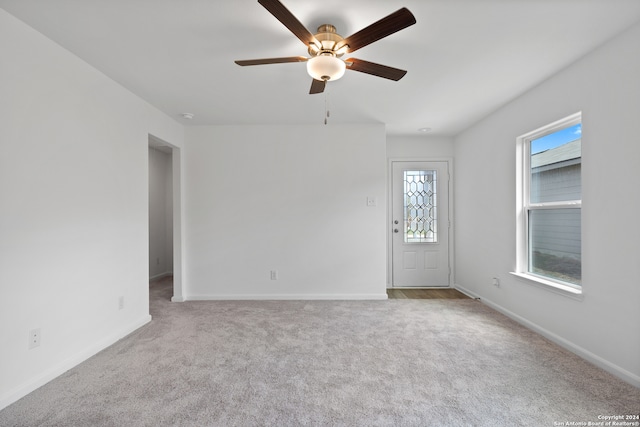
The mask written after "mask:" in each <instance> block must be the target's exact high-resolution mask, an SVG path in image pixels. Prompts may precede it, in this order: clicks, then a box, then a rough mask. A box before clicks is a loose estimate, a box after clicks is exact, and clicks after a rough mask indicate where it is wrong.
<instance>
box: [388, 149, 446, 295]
mask: <svg viewBox="0 0 640 427" xmlns="http://www.w3.org/2000/svg"><path fill="white" fill-rule="evenodd" d="M403 162H411V163H415V162H446V163H447V168H448V170H449V185H448V191H449V206H448V208H449V228H448V231H449V254H448V255H449V270H450V272H451V274H449V286H446V287H444V288H447V289H448V288H454V287H455V283H456V280H455V271H456V269H455V265H454V262H455V258H454V256H453V255H454V253H455V251H454V244H455V239H454V237H455V233H454V221H453V218H454V217H455V216H454V211H453V197H454V194H453V193H454V191H453V189H454V185H453V176H454V173H453V157H390V158H388V159H387V289H402V288H401V287H400V288H398V287H396V288H394V287H393V224H392V222H393V164H394V163H403ZM411 289H420V288H416V287H412V288H411ZM428 289H438V287H429V288H428Z"/></svg>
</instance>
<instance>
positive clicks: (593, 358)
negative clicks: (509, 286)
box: [455, 285, 640, 388]
mask: <svg viewBox="0 0 640 427" xmlns="http://www.w3.org/2000/svg"><path fill="white" fill-rule="evenodd" d="M455 288H456V289H457V290H459V291H460V292H462V293H464V294H466V295H468V296H470V297H471V298H474V299H478V300H480V301H481V302H482V303H483V304H485V305H487V306H489V307H491V308H492V309H494V310H496V311H498V312H500V313H502V314H504V315H505V316H507V317H509V318H510V319H512V320H515V321H516V322H518V323H520V324H521V325H523V326H524V327H526V328H528V329H531V330H532V331H534V332H537V333H539V334H540V335H542V336H543V337H545V338H547V339H548V340H550V341H553V342H554V343H556V344H558V345H559V346H560V347H563V348H565V349H567V350H569V351H570V352H572V353H574V354H576V355H578V356H580V357H581V358H583V359H585V360H586V361H588V362H589V363H592V364H594V365H596V366H597V367H599V368H601V369H604V370H605V371H607V372H609V373H610V374H612V375H615V376H616V377H618V378H620V379H621V380H623V381H625V382H627V383H629V384H631V385H632V386H634V387H638V388H640V376H638V375H635V374H634V373H632V372H629V371H627V370H626V369H624V368H621V367H620V366H618V365H616V364H614V363H611V362H609V361H608V360H606V359H604V358H602V357H600V356H598V355H597V354H594V353H592V352H590V351H589V350H587V349H585V348H582V347H580V346H579V345H576V344H574V343H573V342H571V341H569V340H567V339H565V338H563V337H561V336H559V335H556V334H554V333H553V332H551V331H549V330H547V329H545V328H543V327H541V326H539V325H538V324H536V323H534V322H532V321H530V320H528V319H525V318H524V317H522V316H520V315H518V314H516V313H514V312H512V311H509V310H507V309H506V308H504V307H502V306H501V305H498V304H496V303H494V302H493V301H490V300H488V299H485V298H482V297H480V296H479V295H477V294H475V293H474V292H471V291H470V290H468V289H466V288H464V287H463V286H460V285H455Z"/></svg>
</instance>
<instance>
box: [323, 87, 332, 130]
mask: <svg viewBox="0 0 640 427" xmlns="http://www.w3.org/2000/svg"><path fill="white" fill-rule="evenodd" d="M329 117H331V112H330V111H329V109H328V108H327V91H325V92H324V124H325V126H326V125H327V124H329Z"/></svg>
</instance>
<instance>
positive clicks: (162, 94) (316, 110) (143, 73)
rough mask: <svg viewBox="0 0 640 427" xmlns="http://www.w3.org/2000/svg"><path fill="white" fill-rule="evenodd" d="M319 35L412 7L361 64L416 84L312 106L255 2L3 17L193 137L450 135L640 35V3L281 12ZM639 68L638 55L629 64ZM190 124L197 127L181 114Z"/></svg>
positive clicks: (140, 1)
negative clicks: (637, 31) (300, 132)
mask: <svg viewBox="0 0 640 427" xmlns="http://www.w3.org/2000/svg"><path fill="white" fill-rule="evenodd" d="M282 1H283V3H284V5H285V6H286V7H287V8H288V9H289V10H290V11H291V12H292V13H293V14H294V15H295V16H296V17H297V18H298V19H299V20H300V21H301V22H302V23H303V24H304V25H305V26H306V27H307V28H308V29H309V30H310V31H311V32H312V33H315V32H316V31H315V29H316V28H317V26H318V25H320V24H323V23H330V24H333V25H335V26H336V27H337V30H338V33H340V34H341V35H342V36H345V37H346V36H348V35H351V34H353V33H355V32H356V31H358V30H360V29H362V28H364V27H366V26H367V25H369V24H371V23H373V22H374V21H377V20H378V19H380V18H382V17H384V16H386V15H388V14H390V13H392V12H394V11H396V10H397V9H399V8H401V7H403V6H404V7H407V8H409V10H411V11H412V12H413V14H414V15H415V16H416V19H417V24H416V25H413V26H411V27H409V28H407V29H405V30H403V31H400V32H398V33H396V34H393V35H391V36H389V37H387V38H385V39H382V40H380V41H378V42H376V43H374V44H371V45H369V46H366V47H364V48H362V49H360V50H358V51H357V52H355V53H354V54H353V55H352V56H354V57H356V58H360V59H365V60H368V61H372V62H377V63H380V64H385V65H390V66H393V67H397V68H402V69H405V70H408V73H407V75H406V76H405V77H404V78H403V79H402V80H400V81H398V82H393V81H390V80H386V79H382V78H378V77H373V76H370V75H368V74H363V73H358V72H354V71H347V74H345V76H344V77H343V78H342V79H341V80H338V81H335V82H330V83H328V85H327V90H326V96H325V94H320V95H309V94H308V91H309V86H310V83H311V79H310V77H309V76H308V75H307V73H306V68H305V64H304V63H290V64H277V65H263V66H255V67H239V66H237V65H236V64H234V62H233V61H234V60H235V59H255V58H263V57H280V56H297V55H306V49H305V46H304V45H303V44H302V43H301V42H300V41H299V40H298V39H297V38H296V37H295V36H294V35H293V34H291V33H290V32H289V31H288V30H287V29H286V28H285V27H284V26H283V25H282V24H281V23H280V22H279V21H278V20H276V18H274V17H273V16H272V15H271V14H270V13H269V12H267V10H266V9H264V8H263V7H262V6H261V5H260V4H258V2H257V1H256V0H233V1H232V0H0V7H2V8H4V9H5V10H6V11H7V12H9V13H11V14H13V15H14V16H16V17H17V18H19V19H21V20H22V21H24V22H26V23H27V24H29V25H30V26H32V27H34V28H35V29H37V30H38V31H40V32H41V33H43V34H44V35H46V36H47V37H49V38H50V39H52V40H54V41H56V42H57V43H59V44H60V45H62V46H63V47H65V48H66V49H68V50H70V51H71V52H73V53H74V54H76V55H77V56H79V57H80V58H82V59H84V60H85V61H86V62H88V63H89V64H91V65H93V66H94V67H96V68H97V69H99V70H100V71H102V72H103V73H105V74H106V75H108V76H109V77H111V78H112V79H114V80H115V81H117V82H119V83H120V84H122V85H123V86H124V87H126V88H128V89H129V90H130V91H132V92H133V93H136V94H137V95H139V96H140V97H142V98H143V99H145V100H147V101H148V102H149V103H151V104H153V105H155V106H156V107H157V108H159V109H160V110H162V111H164V112H165V113H167V114H168V115H170V116H171V117H174V118H175V119H176V120H179V121H181V122H183V123H184V124H186V125H223V124H314V123H317V124H320V123H322V122H323V119H324V109H325V102H326V103H327V104H328V106H329V109H330V111H331V117H330V119H329V120H330V121H329V123H330V124H332V123H336V124H338V123H384V124H386V125H387V132H388V133H389V134H416V133H417V129H418V128H423V127H429V128H432V129H433V131H432V134H438V135H455V134H456V133H458V132H460V131H462V130H464V129H465V128H466V127H468V126H469V125H471V124H473V123H474V122H475V121H477V120H479V119H481V118H482V117H484V116H486V115H487V114H489V113H490V112H492V111H494V110H495V109H497V108H498V107H500V106H501V105H503V104H505V103H506V102H508V101H510V100H511V99H513V98H514V97H516V96H518V95H519V94H521V93H523V92H524V91H526V90H527V89H529V88H531V87H533V86H535V85H536V84H538V83H540V82H541V81H543V80H544V79H546V78H547V77H549V76H551V75H552V74H554V73H556V72H557V71H559V70H560V69H562V68H564V67H565V66H567V65H568V64H570V63H572V62H574V61H575V60H576V59H578V58H579V57H581V56H582V55H584V54H585V53H587V52H589V51H590V50H592V49H593V48H595V47H597V46H598V45H600V44H602V43H603V42H605V41H606V40H608V39H610V38H611V37H613V36H615V35H617V34H619V33H620V32H622V31H623V30H624V29H626V28H628V27H630V26H631V25H633V24H634V23H636V22H638V21H640V0H402V1H400V0H386V1H384V0H323V1H311V0H282ZM629 54H630V55H638V52H629ZM183 112H190V113H194V114H195V118H194V119H193V120H191V121H187V120H184V119H182V117H181V115H180V114H181V113H183Z"/></svg>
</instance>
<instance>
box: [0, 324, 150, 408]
mask: <svg viewBox="0 0 640 427" xmlns="http://www.w3.org/2000/svg"><path fill="white" fill-rule="evenodd" d="M150 321H151V316H150V315H146V316H143V317H141V318H140V319H138V320H136V321H135V322H132V323H131V324H129V325H127V326H126V327H124V328H122V329H120V330H119V331H118V332H116V333H114V334H111V335H109V336H108V337H106V338H104V339H102V340H100V341H98V342H97V343H95V344H93V345H91V346H89V347H88V348H86V349H85V350H83V351H81V352H79V353H78V354H76V355H74V356H71V357H69V358H67V359H66V360H64V361H62V362H61V363H59V364H57V365H55V366H53V367H52V368H50V369H47V370H46V371H44V372H43V373H41V374H39V375H37V376H36V377H34V378H32V379H30V380H28V381H26V382H25V383H24V384H22V385H20V386H18V387H16V388H14V389H13V390H10V391H8V392H7V393H5V394H4V395H3V396H1V397H0V410H2V409H4V408H6V407H7V406H9V405H11V404H12V403H14V402H16V401H18V400H19V399H21V398H23V397H24V396H26V395H27V394H29V393H31V392H32V391H34V390H36V389H38V388H40V387H42V386H43V385H45V384H46V383H48V382H49V381H51V380H53V379H55V378H57V377H58V376H60V375H62V374H64V373H65V372H67V371H68V370H69V369H71V368H73V367H74V366H77V365H79V364H80V363H82V362H84V361H85V360H87V359H89V358H90V357H92V356H94V355H95V354H97V353H99V352H101V351H102V350H104V349H105V348H107V347H109V346H110V345H112V344H114V343H116V342H117V341H119V340H121V339H122V338H124V337H125V336H127V335H129V334H130V333H132V332H134V331H135V330H136V329H138V328H140V327H142V326H144V325H146V324H147V323H149V322H150Z"/></svg>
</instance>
